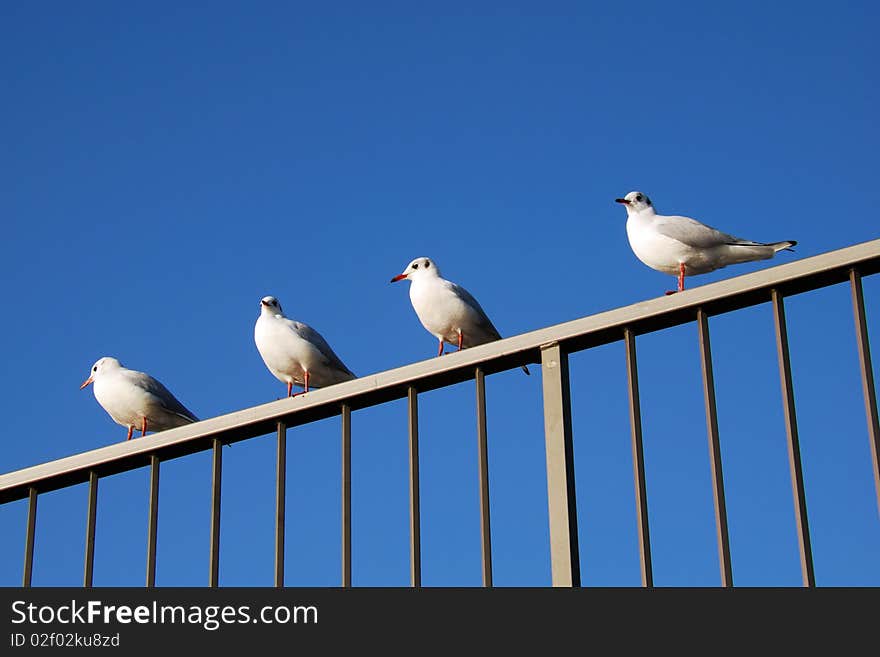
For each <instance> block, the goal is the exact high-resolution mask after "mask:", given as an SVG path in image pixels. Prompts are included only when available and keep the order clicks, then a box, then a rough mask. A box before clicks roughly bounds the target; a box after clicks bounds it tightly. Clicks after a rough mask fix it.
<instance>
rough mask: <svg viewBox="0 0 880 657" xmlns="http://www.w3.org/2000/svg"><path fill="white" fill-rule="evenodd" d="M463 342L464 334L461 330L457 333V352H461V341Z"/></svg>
mask: <svg viewBox="0 0 880 657" xmlns="http://www.w3.org/2000/svg"><path fill="white" fill-rule="evenodd" d="M462 340H464V334H463V333H462V332H461V330H459V331H458V350H459V351H461V341H462Z"/></svg>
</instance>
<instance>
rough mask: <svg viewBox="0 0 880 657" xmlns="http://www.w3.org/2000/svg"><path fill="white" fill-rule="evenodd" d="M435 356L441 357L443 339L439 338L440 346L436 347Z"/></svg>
mask: <svg viewBox="0 0 880 657" xmlns="http://www.w3.org/2000/svg"><path fill="white" fill-rule="evenodd" d="M437 355H438V356H442V355H443V338H440V344H438V345H437Z"/></svg>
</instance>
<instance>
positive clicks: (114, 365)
mask: <svg viewBox="0 0 880 657" xmlns="http://www.w3.org/2000/svg"><path fill="white" fill-rule="evenodd" d="M120 367H122V363H120V362H119V361H118V360H116V359H115V358H111V357H110V356H104V357H103V358H99V359H98V360H97V361H95V364H94V365H92V371H91V372H89V378H88V379H86V380H85V381H83V382H82V385H81V386H80V387H79V389H80V390H82V389H83V388H85V387H86V386H87V385H89V384H90V383H94V382H95V380H96V379H97V378H98V377H99V376H101V374H103V373H105V372H107V371H109V370H112V369H119V368H120Z"/></svg>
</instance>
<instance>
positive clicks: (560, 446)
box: [541, 342, 581, 586]
mask: <svg viewBox="0 0 880 657" xmlns="http://www.w3.org/2000/svg"><path fill="white" fill-rule="evenodd" d="M541 374H542V386H543V393H544V441H545V444H546V448H547V504H548V514H549V517H550V565H551V571H552V582H553V586H580V585H581V569H580V557H579V554H578V529H577V503H576V498H575V485H574V446H573V443H572V430H571V391H570V389H569V383H568V354H566V353H564V352H563V351H562V348H561V347H560V345H559V343H558V342H552V343H550V344H548V345H544V346H542V347H541Z"/></svg>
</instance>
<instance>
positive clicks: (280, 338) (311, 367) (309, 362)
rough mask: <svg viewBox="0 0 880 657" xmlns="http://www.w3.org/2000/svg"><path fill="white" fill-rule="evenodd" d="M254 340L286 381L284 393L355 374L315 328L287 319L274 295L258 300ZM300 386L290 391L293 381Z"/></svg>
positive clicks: (332, 381)
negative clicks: (258, 309) (258, 307)
mask: <svg viewBox="0 0 880 657" xmlns="http://www.w3.org/2000/svg"><path fill="white" fill-rule="evenodd" d="M254 342H256V343H257V350H258V351H259V352H260V356H262V357H263V362H264V363H266V367H268V368H269V371H270V372H272V374H274V375H275V378H277V379H278V380H280V381H281V382H282V383H286V384H287V396H288V397H296V396H297V395H302V394H305V393H307V392H308V391H309V387H310V386H311V387H314V388H323V387H324V386H331V385H333V384H334V383H342V382H343V381H351V380H352V379H355V378H357V377H356V376H355V375H354V373H353V372H352V371H351V370H350V369H348V368H347V367H346V366H345V364H344V363H343V362H342V360H340V358H339V356H337V355H336V354H335V353H334V352H333V350H332V349H331V348H330V345H329V344H327V341H326V340H325V339H324V338H323V337H321V334H320V333H318V332H317V331H316V330H315V329H313V328H312V327H311V326H308V325H307V324H303V323H302V322H297V321H296V320H293V319H288V318H287V317H285V316H284V311H282V310H281V304H280V303H279V302H278V299H276V298H275V297H271V296H270V297H263V298H262V299H261V300H260V316H259V317H258V318H257V323H256V325H255V326H254ZM294 383H295V384H297V385H299V386H302V387H303V391H302V392H298V393H296V395H292V394H291V392H292V390H293V384H294Z"/></svg>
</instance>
